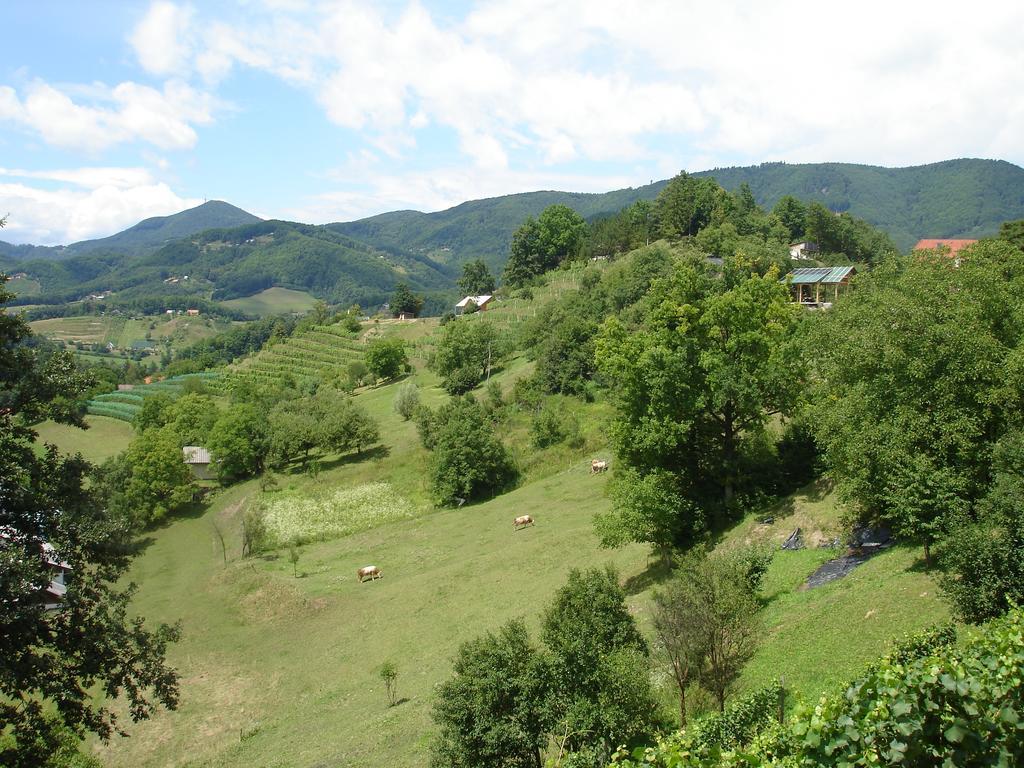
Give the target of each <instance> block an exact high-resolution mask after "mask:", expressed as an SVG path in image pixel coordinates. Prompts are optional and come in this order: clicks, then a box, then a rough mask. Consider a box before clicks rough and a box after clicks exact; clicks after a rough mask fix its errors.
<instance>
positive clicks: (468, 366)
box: [430, 318, 508, 395]
mask: <svg viewBox="0 0 1024 768" xmlns="http://www.w3.org/2000/svg"><path fill="white" fill-rule="evenodd" d="M506 354H508V344H507V342H506V340H505V339H504V338H503V337H501V336H500V335H499V334H498V331H497V330H496V329H495V327H494V325H492V324H491V323H490V322H489V321H487V320H483V319H476V318H462V319H459V320H455V321H452V322H450V323H448V324H447V325H445V326H444V330H443V331H442V333H441V338H440V340H439V341H438V342H437V345H436V347H435V348H434V354H433V356H432V357H431V360H430V367H431V368H432V369H433V370H434V371H436V372H437V374H438V375H439V376H441V378H442V379H444V387H445V389H446V390H448V392H449V393H450V394H453V395H459V394H462V393H464V392H468V391H469V390H470V389H473V387H475V386H476V385H477V384H479V383H480V381H481V379H483V378H484V377H485V376H487V375H488V374H489V373H490V370H491V368H492V367H493V366H494V365H496V364H497V363H498V362H499V361H500V360H501V359H502V358H504V357H505V355H506Z"/></svg>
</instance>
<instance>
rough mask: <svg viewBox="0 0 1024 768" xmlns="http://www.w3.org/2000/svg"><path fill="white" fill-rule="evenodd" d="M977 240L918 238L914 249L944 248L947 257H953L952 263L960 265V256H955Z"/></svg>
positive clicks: (930, 249)
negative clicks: (947, 252)
mask: <svg viewBox="0 0 1024 768" xmlns="http://www.w3.org/2000/svg"><path fill="white" fill-rule="evenodd" d="M976 242H978V241H977V240H948V239H947V240H944V239H942V238H939V239H925V240H918V241H917V245H915V246H914V250H915V251H932V250H935V249H936V248H944V249H946V250H948V251H949V254H948V255H949V258H951V259H953V261H954V263H955V264H956V265H957V266H958V267H959V266H960V257H959V256H957V254H958V253H960V251H962V250H963V249H964V248H966V247H967V246H969V245H974V244H975V243H976Z"/></svg>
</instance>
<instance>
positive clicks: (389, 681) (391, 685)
mask: <svg viewBox="0 0 1024 768" xmlns="http://www.w3.org/2000/svg"><path fill="white" fill-rule="evenodd" d="M379 674H380V679H381V680H382V681H383V682H384V689H385V690H386V691H387V694H388V706H389V707H393V706H395V703H396V701H395V697H396V691H397V684H398V667H396V666H395V664H394V662H391V661H385V662H384V663H383V664H381V665H380V671H379Z"/></svg>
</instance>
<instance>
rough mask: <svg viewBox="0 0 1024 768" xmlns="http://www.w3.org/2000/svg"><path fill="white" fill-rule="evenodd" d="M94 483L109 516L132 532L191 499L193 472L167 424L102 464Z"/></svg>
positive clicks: (150, 432) (147, 433)
mask: <svg viewBox="0 0 1024 768" xmlns="http://www.w3.org/2000/svg"><path fill="white" fill-rule="evenodd" d="M97 484H98V485H99V487H100V488H101V489H102V490H103V492H104V495H105V496H106V499H107V503H108V505H109V509H110V511H111V513H112V514H115V515H117V516H118V517H119V519H121V520H122V521H125V522H126V523H127V524H128V525H130V526H131V527H132V528H133V529H135V530H138V529H141V528H145V527H146V526H148V525H151V524H152V523H154V522H157V521H159V520H162V519H164V518H165V517H166V516H167V515H169V514H171V513H172V512H174V511H176V510H177V509H179V508H180V507H182V506H183V505H185V504H186V503H188V502H189V501H191V500H192V489H193V480H192V473H191V471H190V470H189V468H188V465H187V464H185V461H184V458H183V456H182V453H181V443H180V441H179V439H178V436H177V434H175V432H174V430H173V429H172V428H171V427H170V426H169V425H166V426H163V427H160V428H150V429H147V430H146V431H145V432H143V433H142V434H141V435H138V436H137V437H136V438H135V439H134V440H133V441H132V443H131V445H129V446H128V449H127V450H126V451H124V452H123V453H122V454H121V455H120V456H116V457H114V458H112V459H108V460H107V461H106V462H104V464H103V466H102V467H101V468H100V471H99V472H98V473H97Z"/></svg>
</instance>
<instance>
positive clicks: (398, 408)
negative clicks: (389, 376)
mask: <svg viewBox="0 0 1024 768" xmlns="http://www.w3.org/2000/svg"><path fill="white" fill-rule="evenodd" d="M394 405H395V413H397V414H398V415H399V416H401V417H402V418H403V419H404V420H405V421H408V420H409V419H411V418H412V417H413V414H414V413H416V409H417V408H419V405H420V390H419V388H418V387H417V386H416V384H415V383H414V382H411V381H407V382H405V384H403V385H402V386H401V387H400V388H399V390H398V393H397V394H396V395H395V404H394Z"/></svg>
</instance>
